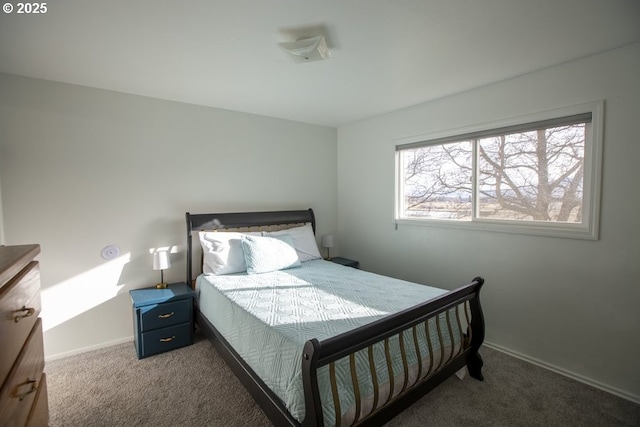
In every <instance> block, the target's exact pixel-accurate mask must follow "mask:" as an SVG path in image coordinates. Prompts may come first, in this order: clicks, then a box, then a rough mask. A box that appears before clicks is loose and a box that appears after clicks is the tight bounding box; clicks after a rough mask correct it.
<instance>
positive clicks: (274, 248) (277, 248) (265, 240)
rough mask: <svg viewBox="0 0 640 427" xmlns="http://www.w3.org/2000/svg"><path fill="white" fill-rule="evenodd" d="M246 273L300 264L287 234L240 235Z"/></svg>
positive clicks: (282, 268) (264, 271)
mask: <svg viewBox="0 0 640 427" xmlns="http://www.w3.org/2000/svg"><path fill="white" fill-rule="evenodd" d="M242 249H243V250H244V259H245V262H246V264H247V274H258V273H267V272H269V271H276V270H284V269H286V268H292V267H298V266H300V259H299V258H298V254H297V253H296V249H295V248H294V247H293V239H292V238H291V236H289V235H288V234H283V235H282V236H273V237H260V236H242Z"/></svg>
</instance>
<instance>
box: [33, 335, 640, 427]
mask: <svg viewBox="0 0 640 427" xmlns="http://www.w3.org/2000/svg"><path fill="white" fill-rule="evenodd" d="M481 354H482V356H483V359H484V361H485V364H484V369H483V373H484V377H485V381H482V382H480V381H476V380H474V379H472V378H470V377H469V376H467V377H466V378H465V379H464V380H460V379H458V378H457V377H455V376H453V377H451V378H449V379H448V380H447V381H445V382H444V383H443V384H441V385H440V386H438V387H437V388H436V389H434V390H433V391H431V392H430V393H429V394H428V395H426V396H424V397H423V398H422V399H421V400H419V401H418V402H416V403H415V404H414V405H413V406H411V407H410V408H408V409H407V410H405V411H404V412H403V413H401V414H400V415H398V416H397V417H396V418H394V419H393V420H392V421H391V422H389V423H388V424H387V426H389V427H400V426H425V425H430V426H640V405H637V404H635V403H633V402H630V401H627V400H624V399H621V398H619V397H617V396H614V395H611V394H609V393H606V392H604V391H601V390H598V389H595V388H593V387H590V386H588V385H585V384H582V383H579V382H576V381H574V380H571V379H569V378H566V377H564V376H562V375H559V374H556V373H554V372H550V371H548V370H546V369H543V368H540V367H538V366H535V365H532V364H529V363H527V362H524V361H522V360H519V359H516V358H513V357H510V356H508V355H505V354H503V353H501V352H498V351H495V350H492V349H490V348H486V347H483V348H482V349H481ZM45 372H46V373H47V382H48V387H49V412H50V425H51V427H73V426H78V427H80V426H84V427H93V426H96V427H97V426H105V427H107V426H150V427H163V426H167V427H169V426H171V427H175V426H224V427H235V426H242V427H247V426H251V427H254V426H255V427H260V426H270V425H271V423H270V422H269V420H268V419H267V417H266V416H265V415H264V414H263V413H262V411H261V410H260V408H259V407H258V406H257V405H256V403H255V402H254V401H253V399H252V398H251V396H250V395H249V394H248V393H247V392H246V391H245V389H244V388H243V386H242V385H241V384H240V382H239V381H238V379H237V378H236V377H235V376H234V374H233V373H232V372H231V370H230V369H229V368H228V366H227V365H226V363H225V362H224V361H223V360H222V358H221V357H220V356H219V354H218V353H217V352H216V350H215V349H214V348H213V346H212V345H211V343H210V342H209V341H207V340H206V339H205V338H203V337H201V336H199V335H198V334H196V342H195V344H194V345H191V346H188V347H183V348H181V349H178V350H174V351H171V352H168V353H163V354H159V355H156V356H153V357H149V358H146V359H142V360H138V359H137V357H136V353H135V349H134V347H133V343H126V344H121V345H116V346H113V347H109V348H105V349H100V350H95V351H91V352H87V353H83V354H79V355H75V356H71V357H68V358H64V359H59V360H54V361H50V362H47V364H46V367H45Z"/></svg>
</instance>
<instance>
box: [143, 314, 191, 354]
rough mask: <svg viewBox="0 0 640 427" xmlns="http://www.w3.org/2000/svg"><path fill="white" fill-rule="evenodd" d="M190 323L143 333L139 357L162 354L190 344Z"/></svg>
mask: <svg viewBox="0 0 640 427" xmlns="http://www.w3.org/2000/svg"><path fill="white" fill-rule="evenodd" d="M192 333H193V332H192V328H191V322H188V323H184V324H182V325H176V326H171V327H168V328H163V329H158V330H156V331H150V332H144V333H142V334H141V335H142V336H141V340H140V341H141V347H142V348H141V350H142V351H141V354H140V357H141V358H142V357H147V356H151V355H153V354H158V353H163V352H165V351H169V350H173V349H176V348H178V347H184V346H187V345H189V344H191V343H192V341H193V338H192Z"/></svg>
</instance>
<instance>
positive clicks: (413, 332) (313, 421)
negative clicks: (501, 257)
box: [302, 277, 484, 427]
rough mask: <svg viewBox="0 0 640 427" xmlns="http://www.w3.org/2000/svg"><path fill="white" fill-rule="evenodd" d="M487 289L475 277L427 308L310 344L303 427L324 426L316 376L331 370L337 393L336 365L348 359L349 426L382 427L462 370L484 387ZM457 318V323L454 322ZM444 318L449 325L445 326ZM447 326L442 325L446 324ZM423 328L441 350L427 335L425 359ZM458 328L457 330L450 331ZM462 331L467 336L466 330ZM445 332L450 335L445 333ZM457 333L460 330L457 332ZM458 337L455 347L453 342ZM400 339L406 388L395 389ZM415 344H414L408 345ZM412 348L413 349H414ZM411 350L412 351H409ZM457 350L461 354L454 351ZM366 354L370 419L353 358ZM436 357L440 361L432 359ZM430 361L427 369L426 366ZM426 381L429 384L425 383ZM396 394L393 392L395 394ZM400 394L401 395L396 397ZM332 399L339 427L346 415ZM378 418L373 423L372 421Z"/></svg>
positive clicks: (305, 361)
mask: <svg viewBox="0 0 640 427" xmlns="http://www.w3.org/2000/svg"><path fill="white" fill-rule="evenodd" d="M483 284H484V279H483V278H481V277H476V278H474V279H473V281H472V282H471V283H470V284H468V285H465V286H462V287H460V288H458V289H456V290H453V291H450V292H448V293H446V294H444V295H442V296H440V297H438V298H436V299H433V300H431V301H427V302H424V303H422V304H420V305H417V306H414V307H412V308H410V309H407V310H404V311H402V312H399V313H396V314H395V315H392V316H389V317H386V318H384V319H380V320H378V321H376V322H373V323H371V324H369V325H366V326H363V327H360V328H357V329H354V330H352V331H349V332H346V333H343V334H341V335H338V336H336V337H333V338H329V339H326V340H324V341H322V342H319V341H318V340H317V339H312V340H309V341H307V343H306V344H305V347H304V351H303V360H302V370H303V383H304V389H305V408H306V414H305V419H304V422H303V423H302V425H303V426H323V425H324V416H323V413H322V404H321V401H320V391H319V386H318V370H319V369H320V368H321V367H323V366H326V365H329V377H330V380H331V381H330V382H331V384H332V388H333V387H335V383H336V381H335V369H336V368H335V362H336V361H338V360H339V359H342V358H349V369H350V371H351V378H352V386H353V390H352V391H353V394H354V400H355V410H354V416H353V418H352V419H351V420H349V421H348V422H349V424H348V425H358V426H365V425H369V424H372V425H373V424H375V425H380V423H381V422H386V421H388V420H390V419H391V418H393V417H394V416H395V415H397V414H398V413H399V412H401V411H402V410H403V409H404V408H406V407H407V406H409V405H411V404H412V403H413V402H415V401H416V400H417V399H419V398H420V397H422V396H423V395H424V394H425V393H426V392H427V391H428V390H430V389H432V388H434V387H435V386H436V385H438V384H439V383H441V382H442V381H444V380H445V379H446V378H448V377H449V376H450V375H452V374H453V373H455V372H456V371H458V370H459V369H461V368H463V367H464V366H465V365H466V366H467V368H468V370H469V374H470V375H471V376H472V377H473V378H476V379H478V380H480V381H482V380H483V376H482V371H481V369H482V364H483V362H482V358H481V357H480V355H479V354H478V349H479V348H480V346H481V345H482V342H483V340H484V317H483V314H482V309H481V306H480V300H479V292H480V288H481V287H482V285H483ZM451 313H454V314H455V317H456V318H455V322H454V321H453V320H452V319H451V318H450V316H452V315H453V314H451ZM443 315H444V317H445V319H446V321H441V318H442V317H443ZM443 322H444V323H446V325H442V323H443ZM420 324H424V326H425V329H424V330H425V331H429V330H430V327H429V325H431V328H434V327H435V329H436V330H437V337H438V338H437V340H436V341H438V342H436V343H434V344H437V347H432V342H431V339H430V338H429V333H426V337H425V338H426V339H427V341H428V348H429V351H428V352H426V354H422V353H421V351H420V346H419V345H418V334H419V332H418V328H417V326H418V325H420ZM452 324H455V325H456V327H455V328H454V326H452ZM463 326H464V330H463ZM445 328H446V329H445ZM456 329H457V330H456ZM456 334H458V335H457V336H458V341H457V344H455V343H454V341H455V340H454V337H455V335H456ZM407 335H408V336H410V337H412V338H413V342H410V343H408V344H405V341H406V338H405V337H406V336H407ZM445 335H446V336H448V337H449V340H450V346H449V347H450V348H448V349H447V350H446V351H445V342H444V341H443V336H445ZM394 337H397V342H398V343H399V347H400V352H401V354H402V363H403V370H404V372H403V375H402V384H397V385H396V384H394V375H393V372H392V367H391V362H390V355H389V352H390V350H389V348H390V344H389V342H390V339H392V338H394ZM409 341H411V339H410V340H409ZM412 344H413V346H411V345H412ZM374 345H381V346H384V349H385V357H386V360H385V362H386V363H387V366H388V369H389V383H388V385H387V386H388V387H389V391H388V392H387V393H386V396H381V393H380V392H379V385H378V382H377V378H376V374H375V368H374V365H375V363H374V361H373V346H374ZM409 347H410V348H409ZM456 347H457V348H456ZM363 349H367V353H368V355H369V368H370V374H371V378H372V380H373V384H374V395H373V403H372V404H370V406H371V409H370V410H369V411H368V413H366V414H364V415H363V414H361V412H363V411H362V407H363V405H364V403H363V396H361V395H360V388H361V387H360V384H359V382H358V375H357V372H356V363H355V354H356V353H357V352H359V351H360V350H363ZM409 351H411V352H414V353H416V359H417V360H419V361H420V362H419V363H417V374H415V373H414V376H415V378H414V379H412V380H411V381H409V378H410V377H411V375H410V374H409V368H410V367H409V364H408V361H407V360H408V357H407V353H408V352H409ZM434 353H435V354H436V355H439V357H437V360H436V358H435V357H434ZM427 358H428V363H426V362H425V363H424V365H425V366H424V367H423V360H426V359H427ZM427 379H428V380H429V381H427ZM394 388H395V390H394ZM398 389H399V391H398ZM332 393H333V397H334V402H333V404H334V410H335V413H336V414H335V415H336V422H335V425H336V426H337V427H341V418H342V410H341V407H340V406H341V405H340V399H339V398H338V394H337V390H335V389H333V390H332ZM374 415H375V418H374V417H373V416H374Z"/></svg>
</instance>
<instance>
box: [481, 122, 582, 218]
mask: <svg viewBox="0 0 640 427" xmlns="http://www.w3.org/2000/svg"><path fill="white" fill-rule="evenodd" d="M584 148H585V125H584V124H577V125H571V126H562V127H555V128H550V129H540V130H536V131H531V132H523V133H515V134H510V135H500V136H496V137H492V138H485V139H480V140H479V141H478V149H479V182H478V190H479V195H478V208H479V210H478V216H479V217H480V218H498V219H513V220H527V221H553V222H558V221H562V222H578V223H579V222H581V221H582V193H583V176H584Z"/></svg>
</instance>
